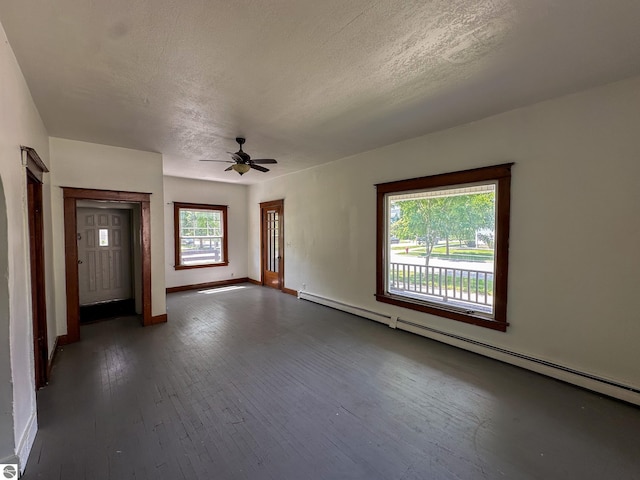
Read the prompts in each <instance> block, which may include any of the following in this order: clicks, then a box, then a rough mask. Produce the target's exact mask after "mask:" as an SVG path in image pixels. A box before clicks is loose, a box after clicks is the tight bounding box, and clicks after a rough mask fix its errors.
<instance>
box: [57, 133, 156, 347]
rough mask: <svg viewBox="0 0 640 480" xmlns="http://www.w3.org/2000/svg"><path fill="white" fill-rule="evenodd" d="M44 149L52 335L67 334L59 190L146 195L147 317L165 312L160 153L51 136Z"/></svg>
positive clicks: (61, 203)
mask: <svg viewBox="0 0 640 480" xmlns="http://www.w3.org/2000/svg"><path fill="white" fill-rule="evenodd" d="M50 148H51V158H52V162H53V163H54V165H55V169H54V170H53V171H52V172H51V185H52V186H51V189H52V216H53V251H54V255H55V265H54V268H55V276H56V279H55V281H56V285H58V286H59V288H58V289H57V291H56V310H57V311H56V317H57V319H58V335H63V334H65V333H66V332H67V313H66V298H65V295H66V293H65V289H64V287H63V286H64V285H65V266H64V258H65V255H64V222H63V218H64V210H63V196H62V188H61V187H76V188H91V189H99V190H120V191H127V192H139V193H150V194H151V202H150V208H151V296H152V299H151V300H152V305H151V313H152V315H154V316H156V315H162V314H164V313H166V302H165V300H166V298H165V283H164V200H163V190H162V155H160V154H159V153H151V152H142V151H139V150H131V149H127V148H119V147H111V146H107V145H97V144H95V143H85V142H78V141H74V140H65V139H61V138H53V137H52V138H50ZM61 286H62V287H61Z"/></svg>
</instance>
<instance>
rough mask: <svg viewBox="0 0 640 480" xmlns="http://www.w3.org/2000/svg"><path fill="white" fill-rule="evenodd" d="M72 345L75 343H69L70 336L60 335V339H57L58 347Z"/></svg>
mask: <svg viewBox="0 0 640 480" xmlns="http://www.w3.org/2000/svg"><path fill="white" fill-rule="evenodd" d="M70 343H73V342H70V341H69V336H68V335H58V338H57V339H56V344H57V346H58V347H62V346H64V345H69V344H70Z"/></svg>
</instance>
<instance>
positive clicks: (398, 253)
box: [376, 164, 511, 331]
mask: <svg viewBox="0 0 640 480" xmlns="http://www.w3.org/2000/svg"><path fill="white" fill-rule="evenodd" d="M510 179H511V164H506V165H498V166H495V167H486V168H479V169H474V170H467V171H463V172H455V173H448V174H443V175H435V176H431V177H422V178H415V179H410V180H401V181H397V182H390V183H384V184H379V185H377V186H376V187H377V197H378V205H377V208H378V229H377V231H378V239H377V241H378V243H377V249H378V258H377V286H376V298H377V299H378V301H381V302H385V303H390V304H393V305H398V306H401V307H405V308H409V309H412V310H418V311H422V312H426V313H431V314H434V315H439V316H442V317H446V318H451V319H454V320H459V321H462V322H466V323H472V324H475V325H481V326H485V327H489V328H493V329H496V330H501V331H505V330H506V327H507V325H508V323H507V320H506V302H507V266H508V265H507V264H508V248H509V247H508V241H509V199H510Z"/></svg>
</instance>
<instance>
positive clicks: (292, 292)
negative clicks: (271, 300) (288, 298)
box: [282, 287, 298, 297]
mask: <svg viewBox="0 0 640 480" xmlns="http://www.w3.org/2000/svg"><path fill="white" fill-rule="evenodd" d="M282 293H286V294H287V295H293V296H294V297H297V296H298V291H297V290H293V289H292V288H287V287H282Z"/></svg>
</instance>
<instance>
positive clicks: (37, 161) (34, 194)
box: [20, 146, 49, 390]
mask: <svg viewBox="0 0 640 480" xmlns="http://www.w3.org/2000/svg"><path fill="white" fill-rule="evenodd" d="M20 150H21V154H22V161H23V165H25V166H26V182H27V224H28V228H29V263H30V266H29V268H30V275H31V314H32V328H33V356H34V362H33V363H34V370H35V387H36V390H37V389H39V388H41V387H44V386H45V385H46V384H47V381H48V373H49V345H48V339H47V300H46V292H45V268H44V224H43V202H42V183H43V179H44V174H45V173H47V172H48V171H49V169H48V168H47V166H46V165H45V164H44V162H43V161H42V159H41V158H40V156H39V155H38V154H37V153H36V151H35V150H34V149H33V148H31V147H26V146H21V147H20Z"/></svg>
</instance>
